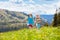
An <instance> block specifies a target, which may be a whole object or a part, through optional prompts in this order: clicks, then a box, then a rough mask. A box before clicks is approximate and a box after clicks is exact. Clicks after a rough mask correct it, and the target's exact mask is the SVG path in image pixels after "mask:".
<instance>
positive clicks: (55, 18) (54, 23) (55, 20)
mask: <svg viewBox="0 0 60 40" xmlns="http://www.w3.org/2000/svg"><path fill="white" fill-rule="evenodd" d="M53 26H57V13H55V15H54V21H53Z"/></svg>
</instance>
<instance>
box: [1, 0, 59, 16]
mask: <svg viewBox="0 0 60 40" xmlns="http://www.w3.org/2000/svg"><path fill="white" fill-rule="evenodd" d="M40 1H46V0H40ZM50 1H51V0H50ZM27 2H29V3H30V4H28V3H26V2H24V0H9V1H8V2H0V9H8V10H11V11H21V12H26V13H33V14H48V15H50V14H54V13H55V10H56V8H58V7H60V1H57V2H53V3H51V4H46V3H43V4H37V3H35V1H34V0H29V1H27ZM31 3H32V4H31ZM1 4H2V5H1Z"/></svg>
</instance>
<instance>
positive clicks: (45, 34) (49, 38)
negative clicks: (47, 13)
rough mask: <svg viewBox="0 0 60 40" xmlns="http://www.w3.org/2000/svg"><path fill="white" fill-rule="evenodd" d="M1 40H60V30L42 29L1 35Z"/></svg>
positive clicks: (52, 28) (23, 30)
mask: <svg viewBox="0 0 60 40" xmlns="http://www.w3.org/2000/svg"><path fill="white" fill-rule="evenodd" d="M0 40H60V29H58V28H57V27H55V28H54V27H42V28H40V29H39V30H37V29H22V30H17V31H10V32H4V33H0Z"/></svg>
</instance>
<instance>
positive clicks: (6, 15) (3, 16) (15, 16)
mask: <svg viewBox="0 0 60 40" xmlns="http://www.w3.org/2000/svg"><path fill="white" fill-rule="evenodd" d="M25 17H27V14H26V13H24V12H16V11H8V10H4V9H0V22H12V21H14V22H17V21H19V22H21V21H22V20H23V19H24V18H25Z"/></svg>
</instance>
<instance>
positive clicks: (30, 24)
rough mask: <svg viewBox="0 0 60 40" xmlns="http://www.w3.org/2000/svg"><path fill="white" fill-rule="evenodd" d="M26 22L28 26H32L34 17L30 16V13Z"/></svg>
mask: <svg viewBox="0 0 60 40" xmlns="http://www.w3.org/2000/svg"><path fill="white" fill-rule="evenodd" d="M27 22H28V26H29V28H32V27H33V26H34V18H33V16H32V14H29V15H28V18H27Z"/></svg>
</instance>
